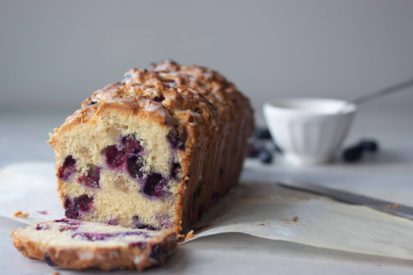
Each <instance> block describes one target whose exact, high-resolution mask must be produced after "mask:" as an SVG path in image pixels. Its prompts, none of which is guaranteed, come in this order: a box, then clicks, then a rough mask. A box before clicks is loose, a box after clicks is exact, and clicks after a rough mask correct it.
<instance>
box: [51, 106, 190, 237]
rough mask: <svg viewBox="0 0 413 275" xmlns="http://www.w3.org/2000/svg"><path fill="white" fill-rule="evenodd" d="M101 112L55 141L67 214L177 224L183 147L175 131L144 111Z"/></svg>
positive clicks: (142, 224) (134, 224)
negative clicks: (177, 202)
mask: <svg viewBox="0 0 413 275" xmlns="http://www.w3.org/2000/svg"><path fill="white" fill-rule="evenodd" d="M98 114H99V115H95V116H93V117H92V118H90V119H89V120H88V121H87V122H84V123H75V124H71V125H70V131H62V132H61V134H60V135H59V136H58V138H55V139H54V140H53V143H52V144H53V146H54V148H55V153H56V158H57V176H58V179H59V191H60V194H61V196H62V200H63V205H64V207H65V214H66V216H67V217H68V218H72V219H82V220H89V221H99V222H104V223H108V224H117V225H122V226H126V227H131V228H147V229H155V230H159V229H164V228H171V227H173V226H175V221H176V219H177V217H176V213H174V209H175V208H176V207H175V204H176V199H175V198H176V194H177V192H178V191H179V190H178V182H179V180H180V176H181V168H182V167H181V157H180V154H181V152H182V150H181V149H183V148H181V149H179V148H174V147H175V146H174V145H175V144H174V143H173V142H176V141H177V140H180V137H179V136H178V133H177V131H176V130H175V129H174V128H173V127H171V126H170V125H167V124H166V123H165V121H163V120H162V118H160V117H158V116H148V115H147V113H146V112H144V111H142V112H138V113H134V112H132V111H130V110H128V109H122V108H121V107H119V106H113V105H112V106H111V105H108V106H101V109H100V110H99V112H98ZM180 142H181V143H182V144H183V141H180Z"/></svg>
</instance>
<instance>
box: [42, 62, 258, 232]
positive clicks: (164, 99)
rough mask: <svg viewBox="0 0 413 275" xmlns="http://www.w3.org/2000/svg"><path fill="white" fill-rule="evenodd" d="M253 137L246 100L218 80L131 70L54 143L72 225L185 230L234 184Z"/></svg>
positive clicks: (161, 69) (172, 68) (174, 71)
mask: <svg viewBox="0 0 413 275" xmlns="http://www.w3.org/2000/svg"><path fill="white" fill-rule="evenodd" d="M252 129H253V112H252V108H251V105H250V103H249V100H248V99H247V98H246V97H245V96H243V95H242V94H241V93H240V92H239V91H238V90H237V89H236V87H235V86H234V85H233V84H232V83H230V82H229V81H227V80H226V79H225V78H224V77H223V76H222V75H220V74H218V73H217V72H215V71H213V70H210V69H207V68H204V67H200V66H183V65H179V64H177V63H175V62H172V61H165V62H162V63H159V64H154V65H153V66H152V67H151V68H150V69H147V70H139V69H132V70H130V71H128V72H127V73H126V74H125V77H124V79H123V80H122V81H121V82H118V83H114V84H110V85H107V86H106V87H104V88H103V89H101V90H97V91H96V92H94V93H93V95H92V96H91V97H90V98H88V99H86V100H85V101H84V102H83V103H82V105H81V108H80V109H79V110H77V111H76V112H75V113H74V114H73V115H71V116H69V117H68V118H67V119H66V121H65V122H64V123H63V125H61V126H60V127H59V128H58V129H55V131H54V133H53V134H52V136H51V138H50V141H49V142H50V144H51V146H52V147H53V149H54V152H55V156H56V170H57V177H58V190H59V193H60V195H61V198H62V201H63V205H64V208H65V212H66V217H68V218H72V219H80V220H86V221H99V222H105V223H108V224H119V225H122V226H125V227H131V228H147V229H153V230H158V229H163V228H174V229H175V230H176V231H177V232H182V231H185V230H187V229H189V227H190V225H191V224H193V223H194V222H195V221H197V220H198V219H199V218H200V217H201V216H202V214H203V213H204V212H205V211H206V210H208V208H209V207H210V206H211V204H212V203H213V202H214V201H215V200H216V199H218V198H219V197H221V196H223V195H225V194H226V193H227V192H228V190H229V189H230V187H231V186H233V185H234V184H236V183H237V182H238V178H239V175H240V172H241V168H242V164H243V160H244V156H245V152H246V147H247V143H246V142H247V138H248V137H249V136H250V133H251V131H252Z"/></svg>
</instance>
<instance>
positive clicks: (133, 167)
mask: <svg viewBox="0 0 413 275" xmlns="http://www.w3.org/2000/svg"><path fill="white" fill-rule="evenodd" d="M142 167H143V159H142V157H140V156H133V157H130V158H128V161H127V169H128V172H129V175H130V176H131V177H132V178H139V179H140V178H142V177H143V172H142Z"/></svg>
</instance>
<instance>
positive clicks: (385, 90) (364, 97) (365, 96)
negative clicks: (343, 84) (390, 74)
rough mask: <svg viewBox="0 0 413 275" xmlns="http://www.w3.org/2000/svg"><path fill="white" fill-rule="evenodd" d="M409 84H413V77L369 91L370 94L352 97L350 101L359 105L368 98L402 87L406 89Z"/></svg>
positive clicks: (390, 92) (401, 88)
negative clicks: (372, 91)
mask: <svg viewBox="0 0 413 275" xmlns="http://www.w3.org/2000/svg"><path fill="white" fill-rule="evenodd" d="M411 86H413V78H411V79H409V80H406V81H404V82H401V83H398V84H395V85H393V86H389V87H386V88H384V89H381V90H379V91H376V92H374V93H370V94H367V95H364V96H360V97H358V98H356V99H353V100H352V101H351V102H352V103H354V104H356V105H359V104H361V103H364V102H366V101H370V100H372V99H375V98H377V97H380V96H384V95H388V94H392V93H395V92H399V91H401V90H404V89H406V88H408V87H411Z"/></svg>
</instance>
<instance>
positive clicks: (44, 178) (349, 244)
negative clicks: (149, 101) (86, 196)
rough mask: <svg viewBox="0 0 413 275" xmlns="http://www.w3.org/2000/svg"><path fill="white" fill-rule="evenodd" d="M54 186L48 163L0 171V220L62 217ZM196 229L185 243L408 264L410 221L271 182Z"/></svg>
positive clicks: (239, 196)
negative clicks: (276, 245)
mask: <svg viewBox="0 0 413 275" xmlns="http://www.w3.org/2000/svg"><path fill="white" fill-rule="evenodd" d="M55 181H56V180H55V176H54V170H53V164H52V163H22V164H16V165H11V166H7V167H4V168H3V169H2V170H0V216H4V217H7V218H10V219H14V220H18V221H19V222H21V223H23V224H31V223H34V222H37V221H42V220H48V219H55V218H60V217H62V216H63V210H62V208H61V204H60V201H59V199H58V196H57V191H56V183H55ZM17 210H21V211H24V212H27V213H28V214H29V217H28V218H24V219H23V218H16V217H14V215H13V214H14V212H16V211H17ZM44 210H46V211H47V214H44V212H43V211H44ZM39 211H40V213H39ZM198 229H199V230H198V232H199V233H197V234H195V236H194V237H193V238H192V239H190V240H188V241H192V240H195V239H197V238H201V237H204V236H209V235H214V234H220V233H229V232H239V233H245V234H249V235H253V236H257V237H260V238H267V239H273V240H284V241H290V242H296V243H300V244H305V245H310V246H315V247H321V248H329V249H336V250H342V251H347V252H354V253H361V254H369V255H378V256H386V257H393V258H400V259H409V260H413V234H412V232H413V222H412V221H409V220H407V219H404V218H399V217H395V216H391V215H388V214H384V213H381V212H378V211H375V210H372V209H369V208H367V207H363V206H352V205H347V204H342V203H338V202H335V201H332V200H330V199H327V198H323V197H319V196H314V195H309V194H304V193H300V192H296V191H291V190H286V189H283V188H281V187H279V186H277V185H276V184H273V183H257V182H242V183H241V184H240V186H239V187H237V188H236V189H235V190H234V191H233V192H232V193H231V194H230V196H229V197H228V198H226V199H224V200H223V201H221V202H220V203H219V204H218V205H217V206H216V207H215V209H214V210H213V211H212V212H211V213H209V214H208V216H207V217H206V218H205V219H204V220H203V221H201V223H200V224H199V226H198ZM196 231H197V230H196Z"/></svg>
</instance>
